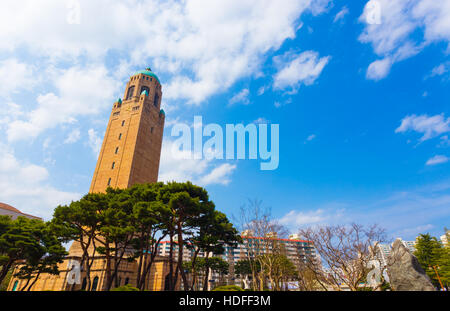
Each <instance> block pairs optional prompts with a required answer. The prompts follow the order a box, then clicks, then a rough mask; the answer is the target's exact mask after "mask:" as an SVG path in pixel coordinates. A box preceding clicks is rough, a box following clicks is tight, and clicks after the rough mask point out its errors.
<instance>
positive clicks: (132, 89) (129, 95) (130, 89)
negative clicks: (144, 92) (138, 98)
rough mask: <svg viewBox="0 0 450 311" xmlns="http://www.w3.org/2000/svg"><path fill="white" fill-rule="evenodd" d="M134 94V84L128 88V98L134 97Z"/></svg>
mask: <svg viewBox="0 0 450 311" xmlns="http://www.w3.org/2000/svg"><path fill="white" fill-rule="evenodd" d="M133 94H134V85H133V86H130V87H129V88H128V92H127V99H130V98H131V97H133Z"/></svg>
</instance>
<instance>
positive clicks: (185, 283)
mask: <svg viewBox="0 0 450 311" xmlns="http://www.w3.org/2000/svg"><path fill="white" fill-rule="evenodd" d="M183 246H184V245H183V233H182V227H181V222H178V268H179V270H180V274H181V278H182V279H183V286H184V290H188V288H189V284H188V281H187V278H186V273H184V269H183Z"/></svg>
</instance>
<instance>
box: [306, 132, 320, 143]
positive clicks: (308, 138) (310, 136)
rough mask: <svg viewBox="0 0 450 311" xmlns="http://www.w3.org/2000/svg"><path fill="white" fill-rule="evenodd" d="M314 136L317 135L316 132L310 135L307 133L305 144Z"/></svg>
mask: <svg viewBox="0 0 450 311" xmlns="http://www.w3.org/2000/svg"><path fill="white" fill-rule="evenodd" d="M316 137H317V136H316V134H311V135H309V136H308V137H307V138H306V141H305V144H306V143H307V142H308V141H311V140H313V139H315V138H316Z"/></svg>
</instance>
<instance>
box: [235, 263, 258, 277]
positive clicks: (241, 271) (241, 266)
mask: <svg viewBox="0 0 450 311" xmlns="http://www.w3.org/2000/svg"><path fill="white" fill-rule="evenodd" d="M251 265H254V266H255V267H256V271H255V272H257V273H258V272H259V271H261V264H260V263H259V261H255V260H249V259H243V260H239V261H238V262H237V263H236V264H235V265H234V273H235V274H236V275H242V276H244V275H251V274H252V268H251Z"/></svg>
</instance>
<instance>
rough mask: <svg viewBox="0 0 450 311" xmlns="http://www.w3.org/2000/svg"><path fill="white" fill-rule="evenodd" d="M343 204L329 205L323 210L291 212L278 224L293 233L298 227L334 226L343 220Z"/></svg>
mask: <svg viewBox="0 0 450 311" xmlns="http://www.w3.org/2000/svg"><path fill="white" fill-rule="evenodd" d="M343 206H344V204H341V203H330V204H326V205H325V208H318V209H315V210H307V211H304V212H302V211H299V210H291V211H289V212H288V213H287V214H285V215H284V216H283V217H281V218H280V219H279V222H280V224H282V225H285V226H287V227H288V228H290V229H291V230H293V231H296V230H298V229H299V228H300V227H309V226H316V225H325V224H335V223H337V222H339V221H343V220H344V217H345V216H344V212H345V209H343Z"/></svg>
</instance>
